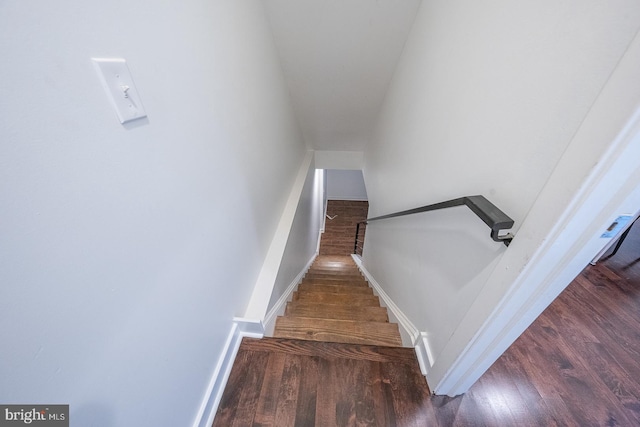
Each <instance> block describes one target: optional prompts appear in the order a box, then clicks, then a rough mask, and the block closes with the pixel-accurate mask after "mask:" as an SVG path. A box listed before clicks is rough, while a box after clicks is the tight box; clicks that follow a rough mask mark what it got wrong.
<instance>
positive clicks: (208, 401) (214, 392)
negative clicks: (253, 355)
mask: <svg viewBox="0 0 640 427" xmlns="http://www.w3.org/2000/svg"><path fill="white" fill-rule="evenodd" d="M261 331H263V328H262V323H261V322H260V321H256V320H251V319H242V318H238V317H236V318H234V319H233V324H232V325H231V331H230V332H229V335H228V336H227V341H226V342H225V345H224V348H223V350H222V354H221V356H220V358H219V359H218V363H217V364H216V368H215V369H214V370H213V375H211V380H210V381H209V386H208V387H207V391H206V392H205V396H204V398H203V399H202V403H201V404H200V409H199V410H198V414H197V415H196V419H195V421H194V423H193V427H209V426H210V425H211V424H213V418H214V417H215V415H216V411H217V410H218V405H219V404H220V400H221V399H222V393H223V392H224V388H225V386H226V385H227V381H228V380H229V374H231V368H232V367H233V362H234V361H235V359H236V355H237V354H238V349H239V348H240V343H242V338H244V337H249V338H262V337H263V332H261Z"/></svg>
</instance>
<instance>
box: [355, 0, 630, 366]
mask: <svg viewBox="0 0 640 427" xmlns="http://www.w3.org/2000/svg"><path fill="white" fill-rule="evenodd" d="M639 22H640V7H639V6H638V4H637V2H633V1H626V0H620V1H616V2H614V3H610V2H609V3H606V4H605V3H603V2H596V1H589V2H586V3H585V2H582V1H577V0H571V1H564V2H552V1H544V2H542V3H541V2H538V1H536V2H534V1H527V2H524V3H523V2H518V3H517V4H516V3H510V2H498V1H485V2H447V1H433V2H423V3H422V6H421V9H420V11H419V12H418V16H417V18H416V22H415V23H414V27H413V30H412V34H411V35H410V37H409V39H408V41H407V44H406V46H405V51H404V53H403V57H402V58H401V61H400V63H399V65H398V68H397V70H396V74H395V76H394V79H393V81H392V83H391V86H390V88H389V92H388V94H387V99H386V102H385V105H384V106H383V109H382V112H381V115H380V120H379V123H378V127H377V129H376V132H375V135H374V138H373V140H372V143H371V145H370V146H369V147H368V149H367V150H366V151H365V165H364V168H363V169H364V177H365V182H366V186H367V192H368V195H369V203H370V212H371V215H372V216H375V215H381V214H385V213H390V212H394V211H397V210H402V209H408V208H413V207H416V206H420V205H423V204H428V203H434V202H439V201H443V200H447V199H452V198H456V197H460V196H464V195H473V194H483V195H485V196H486V197H487V198H489V199H490V200H491V201H493V202H494V203H495V204H496V205H497V206H498V207H499V208H501V209H502V210H503V211H505V212H506V213H507V214H508V215H510V216H512V217H513V219H514V220H515V221H516V226H515V228H514V230H515V231H516V232H517V231H518V229H519V227H520V226H521V224H522V223H523V221H525V220H526V218H527V214H528V212H529V211H530V209H531V208H532V206H533V204H534V202H535V201H536V198H537V196H538V194H539V193H540V191H541V190H542V188H543V186H544V185H545V183H546V182H547V180H548V179H549V176H550V174H551V172H552V171H553V170H554V168H555V166H556V164H557V162H558V161H559V159H560V157H561V155H562V154H563V152H564V151H565V149H566V148H567V146H568V145H569V143H570V141H571V140H572V137H573V136H574V134H575V133H576V131H577V130H578V128H579V126H580V125H581V123H582V121H583V120H584V118H585V116H586V115H587V113H588V112H589V111H590V108H591V107H592V105H593V104H594V102H595V100H596V99H597V97H598V95H599V93H600V91H601V90H602V88H603V86H604V85H605V83H606V82H607V80H608V78H609V76H610V75H611V73H612V72H613V70H614V69H615V68H616V66H617V64H618V61H619V60H620V58H621V57H622V55H623V54H624V52H625V50H626V49H627V46H628V45H629V43H630V41H631V40H632V38H633V37H634V35H635V33H636V32H637V30H638V23H639ZM607 142H608V141H607ZM581 173H582V172H581ZM445 215H447V216H449V215H450V216H451V218H448V217H447V218H445ZM462 215H466V214H463V213H462V212H455V211H449V212H447V213H446V214H444V213H438V214H436V213H432V214H421V215H420V216H415V217H411V218H406V219H405V220H402V221H404V222H402V221H401V222H400V223H396V222H393V221H395V220H390V221H388V222H380V223H378V224H375V225H374V224H373V223H372V224H370V226H369V227H368V228H367V239H366V242H365V249H364V264H365V266H366V267H367V269H368V270H369V271H370V272H371V273H372V274H373V275H374V276H375V277H376V279H377V281H378V282H379V283H380V284H381V285H383V286H384V287H385V290H386V291H387V293H388V294H389V295H390V297H391V298H392V299H393V300H394V301H395V302H396V303H397V304H398V306H399V307H400V309H402V310H403V311H404V312H405V313H407V314H409V315H410V316H411V320H412V321H413V323H415V325H416V326H417V327H418V328H419V329H420V330H421V331H424V332H426V333H427V338H428V341H429V346H430V347H431V352H432V354H433V355H434V358H435V362H436V363H439V362H438V358H439V356H440V354H441V353H442V351H443V349H444V348H445V347H446V346H447V343H448V342H449V340H450V339H451V336H452V334H453V333H454V331H456V330H457V328H458V326H459V324H460V322H461V321H462V319H463V317H464V316H465V313H467V312H468V310H469V308H470V307H471V305H472V304H473V303H474V301H475V300H476V298H477V297H478V296H479V295H482V294H483V291H484V288H483V286H485V283H486V281H487V278H488V277H490V276H491V274H492V273H493V271H494V269H495V268H496V265H498V264H499V263H500V260H501V258H502V256H503V254H504V252H505V248H504V247H503V246H502V245H500V244H499V243H493V242H491V240H489V237H488V234H489V229H488V228H486V227H485V226H484V225H483V224H482V223H480V222H479V221H476V222H478V224H477V227H476V228H472V224H471V222H470V221H473V220H472V218H468V219H467V220H464V219H463V218H462V217H461V216H462ZM458 219H459V220H458ZM474 227H475V226H474ZM419 236H423V237H424V238H423V239H420V240H418V237H419ZM481 238H482V239H484V240H482V243H481V242H480V240H478V239H481ZM518 238H520V239H523V238H526V236H522V235H519V236H518V237H516V242H517V240H518ZM538 243H539V242H538ZM514 244H515V243H514ZM532 244H533V243H532ZM536 244H537V243H536ZM484 246H486V247H484ZM483 247H484V248H483ZM529 249H532V248H529ZM509 250H510V249H509ZM443 252H447V253H451V254H452V255H453V256H454V260H453V261H451V260H449V258H446V259H445V257H444V255H443ZM525 252H527V251H525ZM526 262H527V260H526V259H521V260H519V261H518V263H511V264H510V266H509V267H508V268H511V269H513V271H520V270H519V269H521V268H522V265H524V264H526ZM519 263H521V264H519ZM504 290H505V289H504V288H502V289H501V292H504ZM496 295H497V294H496ZM494 296H495V295H494ZM492 298H493V297H492ZM496 298H498V296H496ZM487 309H488V310H489V311H490V308H487ZM474 322H475V323H474V325H475V327H479V325H480V324H481V323H482V320H479V318H475V319H474ZM464 335H465V339H467V340H468V339H469V334H464ZM471 336H472V334H471ZM466 343H468V341H466ZM458 344H460V345H457V346H455V349H456V350H455V351H458V352H459V351H461V349H463V348H464V345H465V342H459V343H458ZM454 353H455V352H454V351H452V352H449V353H448V354H447V358H446V360H444V361H443V360H440V365H439V366H438V371H439V375H442V374H443V373H445V372H446V371H447V369H448V368H449V367H450V366H451V363H453V361H454V360H455V357H456V354H454Z"/></svg>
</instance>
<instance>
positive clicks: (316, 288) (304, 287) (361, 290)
mask: <svg viewBox="0 0 640 427" xmlns="http://www.w3.org/2000/svg"><path fill="white" fill-rule="evenodd" d="M301 291H308V292H331V293H344V294H361V295H373V289H371V288H370V287H368V286H343V285H324V284H311V283H302V284H300V285H299V286H298V292H301Z"/></svg>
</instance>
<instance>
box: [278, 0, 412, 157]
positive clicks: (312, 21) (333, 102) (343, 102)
mask: <svg viewBox="0 0 640 427" xmlns="http://www.w3.org/2000/svg"><path fill="white" fill-rule="evenodd" d="M419 5H420V0H265V7H266V10H267V16H268V18H269V21H270V23H271V27H272V30H273V36H274V40H275V44H276V47H277V49H278V51H279V54H280V60H281V62H282V68H283V71H284V75H285V78H286V81H287V85H288V87H289V91H290V93H291V100H292V104H293V108H294V110H295V113H296V116H297V118H298V121H299V123H300V126H301V128H302V132H303V134H304V137H305V139H306V141H307V142H308V143H309V145H311V147H312V148H314V149H316V150H337V151H361V150H363V148H364V146H365V144H366V143H367V141H368V139H369V138H370V136H371V133H372V130H373V126H374V124H375V121H376V117H377V115H378V111H379V109H380V107H381V105H382V102H383V100H384V96H385V92H386V90H387V87H388V85H389V81H390V80H391V77H392V75H393V71H394V70H395V67H396V64H397V62H398V59H399V58H400V54H401V53H402V48H403V46H404V43H405V40H406V39H407V36H408V34H409V31H410V29H411V25H412V23H413V20H414V17H415V15H416V12H417V10H418V6H419Z"/></svg>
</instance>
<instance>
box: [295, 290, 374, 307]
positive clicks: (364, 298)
mask: <svg viewBox="0 0 640 427" xmlns="http://www.w3.org/2000/svg"><path fill="white" fill-rule="evenodd" d="M293 301H314V302H317V303H326V304H345V305H351V306H363V305H368V306H374V307H379V306H380V300H379V299H378V297H377V296H375V295H361V294H345V293H337V292H314V291H303V292H299V291H295V292H294V293H293Z"/></svg>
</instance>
